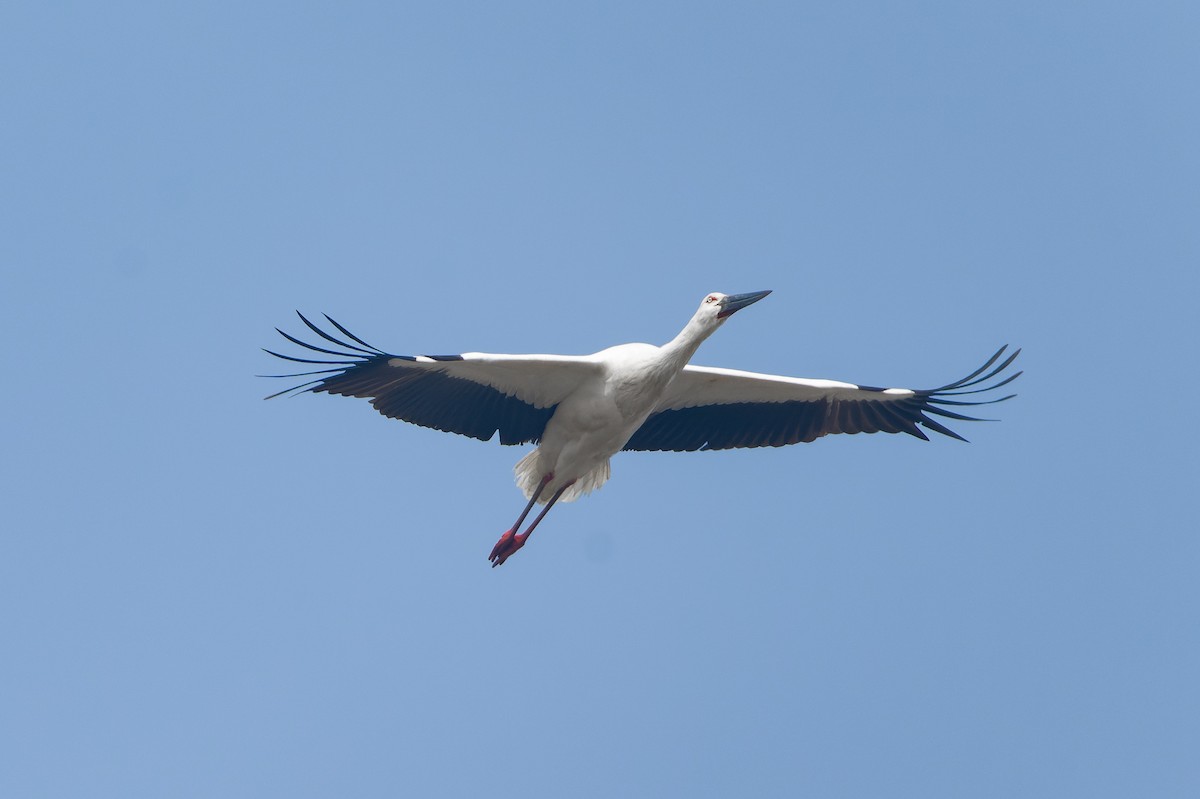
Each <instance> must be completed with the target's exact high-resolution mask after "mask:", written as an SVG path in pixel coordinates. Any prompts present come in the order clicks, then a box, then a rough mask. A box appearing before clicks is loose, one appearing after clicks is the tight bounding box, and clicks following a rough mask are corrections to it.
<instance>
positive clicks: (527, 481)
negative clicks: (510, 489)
mask: <svg viewBox="0 0 1200 799" xmlns="http://www.w3.org/2000/svg"><path fill="white" fill-rule="evenodd" d="M611 473H612V471H611V469H610V468H609V465H608V459H607V458H605V460H604V462H603V463H601V464H599V465H598V466H596V467H595V468H594V469H592V470H591V471H589V472H587V473H586V474H584V475H583V476H582V477H580V478H578V479H577V480H576V481H575V482H574V484H572V485H571V486H569V487H568V488H567V489H566V490H565V491H563V493H562V496H560V497H559V498H558V501H559V502H574V501H575V500H577V499H579V498H580V497H582V496H584V495H585V494H590V493H592V492H593V491H595V490H596V489H597V488H599V487H600V486H602V485H604V484H605V483H606V482H608V477H609V475H610V474H611ZM513 474H515V475H516V478H517V487H518V488H520V489H521V492H522V493H523V494H525V497H526V498H527V499H528V498H529V497H532V496H533V492H534V491H537V489H538V486H539V485H541V483H542V477H543V476H544V475H545V474H546V469H545V468H543V467H542V465H541V449H540V448H539V449H535V450H533V451H532V452H530V453H529V454H528V455H526V456H525V457H524V458H521V460H519V461H517V465H516V466H515V467H513ZM549 488H550V489H551V490H549V491H543V492H542V495H541V496H540V497H538V503H539V504H542V505H545V504H546V503H547V502H548V501H549V500H550V497H552V496H554V490H555V488H554V484H553V483H552V484H551V485H550V486H549Z"/></svg>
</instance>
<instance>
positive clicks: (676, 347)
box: [662, 317, 716, 370]
mask: <svg viewBox="0 0 1200 799" xmlns="http://www.w3.org/2000/svg"><path fill="white" fill-rule="evenodd" d="M714 330H716V328H715V327H712V326H711V325H706V324H704V323H703V322H701V321H700V320H699V319H697V318H695V317H692V320H691V321H690V322H688V323H687V324H686V325H684V327H683V330H680V331H679V335H678V336H676V337H675V338H673V339H671V340H670V341H668V342H667V343H666V344H664V345H663V346H662V352H663V356H664V358H665V359H666V360H667V361H668V362H669V363H670V364H671V365H672V366H673V367H674V368H675V369H676V370H679V369H682V368H683V367H684V366H686V365H687V363H688V361H690V360H691V359H692V356H693V355H695V354H696V350H697V349H699V348H700V345H701V344H703V343H704V340H705V339H706V338H708V337H709V336H711V335H712V334H713V331H714Z"/></svg>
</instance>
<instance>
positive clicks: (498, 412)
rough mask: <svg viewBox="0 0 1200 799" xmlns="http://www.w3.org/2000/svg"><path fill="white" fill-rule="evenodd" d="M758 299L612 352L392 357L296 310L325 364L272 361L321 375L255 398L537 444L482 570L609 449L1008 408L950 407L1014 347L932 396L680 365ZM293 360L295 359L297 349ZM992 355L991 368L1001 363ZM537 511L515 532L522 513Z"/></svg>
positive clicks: (748, 438)
mask: <svg viewBox="0 0 1200 799" xmlns="http://www.w3.org/2000/svg"><path fill="white" fill-rule="evenodd" d="M770 293H771V292H770V291H755V292H750V293H748V294H721V293H718V292H714V293H712V294H709V295H707V296H706V297H705V298H704V300H703V301H702V302H701V303H700V307H699V308H698V309H697V310H696V313H695V314H694V315H693V316H692V318H691V319H690V320H689V321H688V323H687V324H686V325H684V327H683V330H681V331H680V332H679V335H677V336H676V337H675V338H673V339H672V340H671V341H669V342H667V343H666V344H664V345H662V346H661V347H656V346H654V345H652V344H621V345H618V346H615V347H609V348H608V349H605V350H601V351H600V352H597V353H594V354H592V355H508V354H499V353H484V352H465V353H462V354H461V355H392V354H390V353H387V352H384V351H383V350H380V349H377V348H376V347H373V346H371V345H370V344H367V343H366V342H365V341H363V340H362V339H360V338H358V337H357V336H355V335H354V334H352V333H351V332H350V331H349V330H347V329H346V328H345V327H343V326H342V325H340V324H338V323H337V322H335V321H334V320H333V319H332V318H330V317H329V316H327V315H326V316H325V319H326V320H327V321H328V322H329V324H330V325H332V326H333V327H334V328H335V329H336V331H337V333H340V334H341V336H342V337H344V338H339V337H338V336H337V335H335V334H334V333H331V332H328V331H326V330H323V329H322V328H320V327H318V326H317V325H316V324H314V323H313V322H311V321H309V320H308V319H307V318H306V317H305V316H304V315H303V314H301V313H300V312H299V311H297V315H298V316H299V317H300V320H301V321H302V322H303V323H304V324H305V326H306V327H307V328H308V329H309V330H310V331H312V332H313V333H314V334H316V335H317V336H319V337H320V338H321V339H322V340H323V343H325V344H332V345H334V346H335V347H336V349H330V348H329V347H327V346H318V345H317V344H314V343H310V342H305V341H302V340H300V339H299V338H296V337H294V336H291V335H289V334H287V333H285V332H283V331H282V330H280V329H279V328H276V330H277V331H278V332H279V333H280V335H282V336H283V337H284V338H286V339H287V340H288V341H290V342H292V343H293V344H296V345H299V346H300V347H304V348H306V349H308V350H310V351H313V352H316V353H320V354H322V355H330V356H333V357H334V358H336V360H328V359H319V358H299V357H295V356H292V355H283V354H281V353H278V352H274V351H272V350H266V352H268V353H270V354H271V355H274V356H276V357H277V358H283V359H285V360H288V361H295V362H299V363H304V364H317V365H320V366H328V367H330V368H325V369H320V370H317V371H311V372H299V373H293V374H284V375H265V376H266V377H279V378H296V377H312V376H314V375H322V376H320V377H314V378H313V379H312V380H309V381H308V382H305V383H302V384H300V385H297V386H293V387H292V388H288V389H285V390H283V391H280V392H277V393H275V394H272V395H270V396H269V397H266V399H272V398H273V397H278V396H281V395H285V394H299V393H304V392H326V393H329V394H340V395H342V396H347V397H361V398H363V399H368V400H370V401H371V404H372V405H373V406H375V409H376V410H377V411H379V412H380V413H382V414H383V415H384V416H387V417H390V418H392V419H401V420H403V421H406V422H411V423H413V424H416V425H420V426H422V427H432V428H434V429H437V430H444V431H446V432H448V433H458V434H460V435H464V436H471V437H472V438H478V439H479V440H481V441H488V440H490V439H491V438H492V437H493V436H495V434H496V433H499V434H500V443H501V444H526V443H534V444H537V445H538V446H537V447H536V448H535V449H534V450H533V451H531V452H529V453H528V454H527V455H525V457H523V458H521V460H520V461H519V462H518V463H517V465H516V468H515V469H514V472H515V474H516V482H517V485H518V486H519V487H520V489H521V491H522V492H524V494H525V497H526V498H527V500H528V502H527V503H526V504H525V507H524V509H523V510H522V511H521V514H520V515H519V516H518V517H517V521H516V523H514V524H513V526H512V527H511V528H510V529H508V530H507V531H506V532H505V533H504V534H503V535H502V536H501V537H500V540H499V541H497V542H496V546H495V547H493V548H492V551H491V554H490V555H489V556H488V560H490V561H491V563H492V566H493V567H496V566H499V565H501V564H502V563H504V562H505V561H506V560H507V559H508V558H510V557H512V555H513V553H515V552H516V551H517V550H519V549H520V548H521V547H523V546H524V545H525V543H526V541H527V540H528V539H529V536H530V534H532V533H533V531H534V529H535V528H536V527H537V526H538V525H539V524H540V523H541V521H542V519H544V518H545V516H546V513H547V512H548V511H549V510H550V508H551V507H553V506H554V504H555V503H556V502H560V501H561V502H571V501H573V500H575V499H578V498H579V497H580V496H583V495H584V494H587V493H589V492H591V491H594V490H595V489H597V488H599V487H600V486H602V485H604V483H605V481H607V480H608V477H609V459H610V458H611V457H612V456H613V455H615V454H616V453H618V452H620V451H622V450H641V451H650V450H654V451H661V450H670V451H674V452H692V451H695V450H715V449H730V448H734V447H781V446H784V445H787V444H797V443H801V442H809V441H813V440H815V439H817V438H820V437H821V436H825V435H829V434H832V433H880V432H883V433H908V434H909V435H912V436H916V437H917V438H920V439H923V440H926V441H928V440H929V437H928V436H926V435H925V432H924V430H932V431H934V432H936V433H941V434H942V435H946V436H950V437H951V438H957V439H959V440H961V441H965V440H966V439H964V438H963V437H962V436H960V435H959V434H958V433H955V432H954V431H953V430H951V429H949V428H948V427H946V426H945V425H944V424H942V423H941V422H939V421H937V420H936V419H934V418H931V416H930V414H932V415H933V416H939V417H942V418H947V419H954V420H960V421H982V420H980V419H978V418H976V417H973V416H967V415H966V414H964V413H961V412H959V411H956V410H952V408H954V407H962V406H977V405H988V404H991V403H996V402H1002V401H1004V400H1007V399H1010V398H1012V397H1013V396H1015V395H1014V394H1009V395H1007V396H1003V397H998V398H994V399H974V398H972V399H962V397H964V396H965V395H975V394H980V393H983V392H990V391H993V390H995V389H998V388H1000V387H1001V386H1004V385H1006V384H1008V383H1010V382H1012V381H1013V380H1015V379H1016V378H1017V377H1019V376H1020V374H1021V373H1020V372H1017V373H1015V374H1012V375H1009V376H1007V377H1004V378H1002V379H999V378H1000V375H1001V373H1002V372H1004V371H1005V370H1006V369H1008V367H1009V365H1010V364H1012V362H1013V361H1014V360H1015V359H1016V357H1017V355H1018V354H1019V353H1020V350H1016V351H1014V352H1012V353H1011V354H1010V355H1008V356H1007V357H1004V353H1005V351H1006V349H1007V345H1005V346H1004V347H1001V348H1000V349H999V350H998V351H997V352H996V353H995V354H994V355H992V357H991V358H989V359H988V361H987V363H985V364H984V365H983V366H981V367H980V368H979V369H976V370H975V371H974V372H972V373H971V374H969V375H967V376H966V377H964V378H962V379H961V380H956V381H955V382H953V383H948V384H946V385H944V386H941V387H940V388H934V389H926V390H913V389H907V388H875V387H872V386H860V385H855V384H853V383H843V382H839V381H836V380H813V379H808V378H801V377H784V376H780V375H769V374H759V373H756V372H743V371H739V370H736V369H719V368H714V367H709V366H693V365H691V364H690V363H689V361H691V359H692V356H693V355H695V353H696V350H697V348H699V346H700V345H701V344H702V343H703V342H704V340H705V339H707V338H708V337H709V336H711V335H712V334H713V333H714V332H716V331H717V329H718V328H720V327H721V326H722V325H723V324H725V322H726V321H727V320H728V319H729V317H731V316H732V315H733V314H735V313H736V312H738V311H740V310H742V309H743V308H746V307H747V306H749V305H752V304H753V303H756V302H758V301H759V300H761V299H762V298H763V297H765V296H767V295H768V294H770ZM306 354H307V353H306ZM1001 358H1003V360H1001ZM538 503H541V504H542V505H544V507H543V508H542V509H541V512H540V513H538V515H537V516H536V517H535V518H534V520H533V522H532V523H530V525H529V527H528V528H526V529H525V532H523V533H522V532H520V530H521V527H522V525H523V524H524V523H525V520H526V518H527V517H528V516H529V514H530V512H531V511H532V510H533V508H534V506H535V505H536V504H538Z"/></svg>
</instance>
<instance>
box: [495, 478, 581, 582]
mask: <svg viewBox="0 0 1200 799" xmlns="http://www.w3.org/2000/svg"><path fill="white" fill-rule="evenodd" d="M552 477H553V475H546V476H545V477H543V478H542V484H541V486H539V487H538V490H537V491H536V492H535V493H534V495H533V499H531V500H529V504H528V505H526V506H525V511H524V512H523V513H522V514H521V518H519V519H517V523H516V524H515V525H513V529H511V530H509V531H508V532H507V533H505V534H504V535H502V536H500V540H499V541H497V542H496V546H495V547H493V548H492V554H491V555H489V556H488V560H490V561H491V562H492V568H493V569H494V568H496V567H497V566H499V565H500V564H502V563H504V561H506V560H508V559H509V557H510V556H512V554H513V553H514V552H516V551H517V550H518V549H520V548H521V547H523V546H525V542H526V541H527V540H528V539H529V536H530V534H531V533H532V532H533V529H534V528H535V527H537V526H538V523H540V522H541V521H542V519H544V518H546V514H547V513H549V512H550V509H551V508H553V507H554V503H555V502H558V498H559V497H561V496H562V495H563V492H564V491H566V490H567V489H568V488H570V487H571V486H572V485H573V484H574V483H575V481H574V480H572V481H571V482H570V483H567V484H566V485H564V486H563V487H562V488H560V489H558V490H557V491H555V492H554V496H552V497H550V501H549V502H547V503H546V507H544V508H542V512H541V513H539V514H538V515H537V518H536V519H534V520H533V523H532V524H530V525H529V529H528V530H526V531H525V532H524V533H523V534H521V535H517V534H516V531H517V530H518V529H519V528H520V527H521V522H523V521H525V517H526V516H528V515H529V511H530V509H531V508H532V507H533V503H534V502H535V501H536V500H537V497H538V495H539V494H541V493H542V489H543V488H545V487H546V483H548V482H550V480H551V478H552Z"/></svg>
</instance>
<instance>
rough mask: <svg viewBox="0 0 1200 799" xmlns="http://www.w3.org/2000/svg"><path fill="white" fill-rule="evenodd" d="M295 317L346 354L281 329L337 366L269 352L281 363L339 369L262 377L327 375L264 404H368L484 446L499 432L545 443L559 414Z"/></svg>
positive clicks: (511, 439)
mask: <svg viewBox="0 0 1200 799" xmlns="http://www.w3.org/2000/svg"><path fill="white" fill-rule="evenodd" d="M296 314H297V316H299V317H300V320H301V321H302V322H304V324H305V325H306V326H307V327H308V328H309V329H310V330H312V331H313V332H314V333H316V334H317V335H318V336H320V337H321V338H322V339H324V340H325V341H327V342H329V343H331V344H334V345H336V346H337V347H340V348H341V350H332V349H328V348H326V347H319V346H317V345H315V344H310V343H307V342H305V341H302V340H300V339H298V338H296V337H295V336H291V335H289V334H287V333H284V332H283V331H282V330H279V329H278V328H276V330H278V332H279V334H280V335H281V336H283V337H284V338H286V339H287V340H288V341H290V342H292V343H293V344H297V345H299V346H301V347H304V348H306V349H308V350H311V351H313V352H317V353H321V354H323V355H333V356H335V357H337V358H338V360H325V359H312V358H297V357H295V356H292V355H283V354H281V353H278V352H274V351H272V350H265V351H266V352H268V353H270V354H271V355H274V356H275V357H276V358H283V359H284V360H288V361H294V362H296V363H307V364H317V365H328V366H332V367H333V368H330V369H319V370H316V371H312V372H296V373H292V374H283V375H264V377H277V378H288V377H310V376H313V375H327V376H326V377H316V378H314V379H313V380H309V381H308V382H305V383H301V384H299V385H296V386H292V387H291V388H287V389H284V390H283V391H279V392H276V393H274V394H272V395H270V396H269V397H266V399H272V398H274V397H278V396H281V395H283V394H289V393H293V392H295V393H303V392H309V391H311V392H313V393H319V392H326V393H329V394H340V395H342V396H346V397H361V398H364V399H369V400H370V401H371V404H372V405H374V406H375V409H376V410H377V411H379V412H380V413H382V414H383V415H384V416H387V417H390V418H392V419H402V420H403V421H406V422H411V423H412V424H416V425H420V426H422V427H431V428H434V429H436V430H443V431H445V432H447V433H458V434H460V435H464V436H471V437H472V438H477V439H479V440H480V441H488V440H490V439H491V438H492V436H494V435H495V434H496V432H497V431H499V433H500V443H501V444H524V443H526V442H530V441H532V442H537V441H540V440H541V437H542V433H543V432H544V431H545V429H546V423H547V422H549V421H550V417H551V416H552V415H553V414H554V408H553V407H550V408H537V407H535V406H533V405H531V404H530V403H527V402H523V401H521V400H519V399H517V398H515V397H511V396H508V395H505V394H503V393H502V392H500V391H497V390H496V389H494V388H491V387H489V386H485V385H482V384H480V383H475V382H473V381H470V380H464V379H462V378H457V377H451V376H450V375H447V374H444V373H442V372H439V371H436V370H431V369H429V368H425V367H418V366H417V365H416V359H415V358H414V357H413V356H411V355H391V354H389V353H386V352H384V351H383V350H380V349H377V348H376V347H373V346H371V345H370V344H367V343H366V342H365V341H363V340H362V339H360V338H358V337H357V336H355V335H354V334H352V333H351V332H350V331H348V330H347V329H346V328H344V327H342V326H341V325H340V324H338V323H337V322H335V321H334V320H333V319H332V318H330V317H329V316H325V318H326V320H328V321H329V323H330V324H331V325H333V326H334V327H335V328H337V330H338V331H339V332H340V333H341V334H342V335H343V336H345V337H346V338H348V339H350V340H351V341H353V342H355V344H350V343H348V342H346V341H344V340H341V339H338V338H336V337H335V336H334V335H332V334H331V333H328V332H326V331H324V330H322V329H321V328H319V327H318V326H317V325H315V324H313V323H312V322H310V321H309V320H308V319H307V318H305V316H304V314H301V313H300V312H299V311H297V312H296ZM358 345H361V346H358ZM426 357H432V358H433V359H434V360H439V361H450V360H461V356H458V355H434V356H426ZM405 361H408V362H411V363H412V364H413V366H411V367H406V366H405V365H404V362H405Z"/></svg>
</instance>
